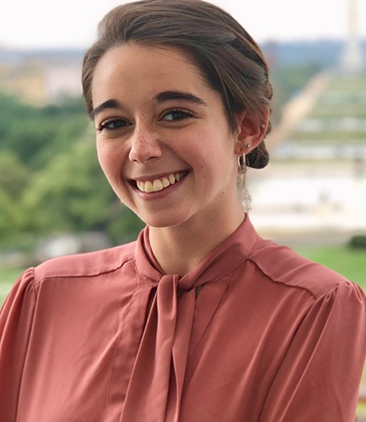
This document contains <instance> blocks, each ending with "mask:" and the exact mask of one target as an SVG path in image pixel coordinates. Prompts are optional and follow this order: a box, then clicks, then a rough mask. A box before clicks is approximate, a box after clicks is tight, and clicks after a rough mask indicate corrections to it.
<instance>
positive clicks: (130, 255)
mask: <svg viewBox="0 0 366 422" xmlns="http://www.w3.org/2000/svg"><path fill="white" fill-rule="evenodd" d="M135 249H136V242H132V243H128V244H125V245H122V246H117V247H115V248H110V249H104V250H101V251H96V252H89V253H84V254H78V255H68V256H62V257H58V258H53V259H50V260H48V261H45V262H44V263H42V264H40V265H39V266H38V267H36V268H35V269H34V277H35V278H36V279H37V281H41V280H44V279H49V278H59V277H62V278H63V277H67V278H70V277H93V276H97V275H100V274H105V273H109V272H113V271H116V270H118V269H119V268H121V267H122V266H123V265H124V264H125V263H127V262H129V261H133V260H134V258H135Z"/></svg>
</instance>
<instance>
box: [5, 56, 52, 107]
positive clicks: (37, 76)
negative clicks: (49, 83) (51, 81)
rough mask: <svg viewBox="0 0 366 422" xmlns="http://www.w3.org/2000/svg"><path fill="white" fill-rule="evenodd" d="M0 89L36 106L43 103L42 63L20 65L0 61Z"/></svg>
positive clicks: (44, 92) (43, 79)
mask: <svg viewBox="0 0 366 422" xmlns="http://www.w3.org/2000/svg"><path fill="white" fill-rule="evenodd" d="M0 91H1V92H4V93H6V94H10V95H16V96H19V97H21V98H22V99H23V100H24V102H27V103H31V104H33V105H36V106H42V105H44V104H45V103H46V102H47V99H46V87H45V78H44V69H43V65H42V63H39V62H31V63H28V64H26V65H22V66H18V65H13V64H1V63H0Z"/></svg>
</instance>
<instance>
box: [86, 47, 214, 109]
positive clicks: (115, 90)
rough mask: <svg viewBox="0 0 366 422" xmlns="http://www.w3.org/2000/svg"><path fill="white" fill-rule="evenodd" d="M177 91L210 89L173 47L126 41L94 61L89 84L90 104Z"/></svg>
mask: <svg viewBox="0 0 366 422" xmlns="http://www.w3.org/2000/svg"><path fill="white" fill-rule="evenodd" d="M166 90H180V91H185V92H194V93H196V94H200V95H208V94H212V92H210V91H213V90H212V89H211V88H210V87H209V86H208V84H207V83H206V81H205V80H204V78H203V75H202V73H201V71H200V69H199V67H198V65H197V64H196V63H195V62H194V60H193V59H192V58H191V57H190V56H189V55H188V54H187V53H185V52H183V51H182V50H180V49H177V48H174V47H165V46H164V47H160V46H149V45H141V44H135V43H128V44H124V45H120V46H117V47H113V48H111V49H109V50H108V51H107V52H106V53H105V54H104V55H103V56H102V58H101V59H100V61H99V62H98V64H97V66H96V68H95V71H94V75H93V84H92V97H93V105H96V104H99V103H100V102H103V101H105V100H106V99H109V98H115V97H116V96H117V97H118V96H123V97H124V98H126V99H127V100H129V101H130V100H132V99H137V98H140V97H145V98H146V97H148V96H149V97H151V98H152V97H153V96H154V95H155V94H156V93H157V92H160V91H166Z"/></svg>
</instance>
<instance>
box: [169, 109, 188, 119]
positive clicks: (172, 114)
mask: <svg viewBox="0 0 366 422" xmlns="http://www.w3.org/2000/svg"><path fill="white" fill-rule="evenodd" d="M190 117H193V116H192V114H191V113H188V112H187V111H183V110H178V109H177V110H171V111H169V112H168V113H166V114H164V116H163V120H168V121H176V120H184V119H188V118H190Z"/></svg>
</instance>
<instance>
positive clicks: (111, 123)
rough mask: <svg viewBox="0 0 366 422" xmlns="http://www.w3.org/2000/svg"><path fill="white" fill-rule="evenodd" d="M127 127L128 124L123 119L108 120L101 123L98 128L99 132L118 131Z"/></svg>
mask: <svg viewBox="0 0 366 422" xmlns="http://www.w3.org/2000/svg"><path fill="white" fill-rule="evenodd" d="M125 126H128V122H127V121H126V120H123V119H110V120H106V121H105V122H102V123H101V124H100V126H99V127H98V130H99V131H102V130H104V129H106V130H116V129H120V128H121V127H125Z"/></svg>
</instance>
